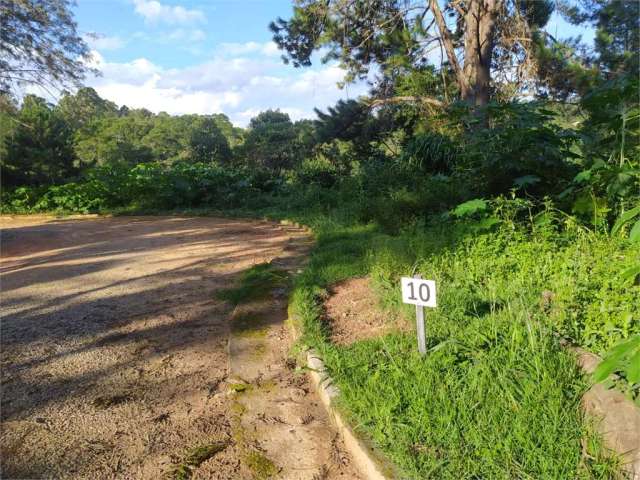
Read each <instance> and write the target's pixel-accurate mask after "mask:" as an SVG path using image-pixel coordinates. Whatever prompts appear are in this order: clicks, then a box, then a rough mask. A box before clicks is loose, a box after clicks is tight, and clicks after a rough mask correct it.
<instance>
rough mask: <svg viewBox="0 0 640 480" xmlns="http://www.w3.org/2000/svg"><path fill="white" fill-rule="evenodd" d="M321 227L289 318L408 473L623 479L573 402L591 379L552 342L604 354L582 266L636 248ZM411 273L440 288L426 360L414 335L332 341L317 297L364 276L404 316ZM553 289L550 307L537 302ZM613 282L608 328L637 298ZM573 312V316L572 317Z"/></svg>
mask: <svg viewBox="0 0 640 480" xmlns="http://www.w3.org/2000/svg"><path fill="white" fill-rule="evenodd" d="M315 222H316V224H315V225H314V227H315V231H316V235H317V240H318V241H317V246H316V249H315V251H314V252H313V254H312V258H311V261H310V263H309V266H308V268H307V270H306V271H305V272H304V273H303V274H302V275H301V276H300V277H298V279H297V281H296V286H295V289H294V292H293V296H292V306H291V310H292V312H293V313H294V315H295V316H296V317H297V321H299V322H301V324H302V327H303V330H304V337H303V340H304V342H306V343H307V344H308V345H312V346H314V347H315V348H316V349H318V350H319V351H320V352H321V354H322V355H323V357H324V359H325V362H326V365H327V367H328V368H329V369H330V372H331V375H332V377H333V378H334V380H335V381H336V383H337V384H338V386H339V387H340V390H341V396H340V408H341V409H342V410H343V411H344V412H345V413H346V415H347V416H348V417H349V418H350V419H351V422H352V424H353V425H355V426H357V428H358V429H359V430H360V431H362V432H364V433H365V434H367V435H368V436H369V437H370V438H371V439H373V441H374V442H375V443H376V444H377V445H378V446H379V447H380V448H381V449H382V450H383V451H384V452H385V453H386V454H387V455H388V456H389V457H390V459H392V460H393V461H394V462H395V463H396V464H397V465H398V466H399V467H400V468H401V469H402V470H403V471H404V473H405V474H406V475H407V477H410V478H443V479H448V478H450V479H459V478H492V479H494V478H495V479H512V478H603V479H604V478H618V467H619V465H618V460H617V459H616V458H612V457H611V456H609V455H606V454H605V451H604V450H603V449H602V446H601V445H600V443H599V441H598V437H597V435H595V434H594V433H593V430H592V429H591V428H590V427H589V425H588V424H587V423H586V422H585V419H584V418H583V417H582V414H581V410H580V408H579V402H580V399H581V397H582V395H583V393H584V392H585V391H586V389H587V388H588V382H587V379H585V378H583V376H582V374H581V372H580V371H579V370H578V368H577V367H576V363H575V359H574V358H573V356H572V355H571V354H570V353H569V352H567V351H566V350H564V349H563V348H561V347H560V342H559V341H558V340H559V338H558V337H559V335H560V333H561V334H563V335H567V334H570V335H572V338H574V339H578V340H580V341H581V342H582V343H583V344H585V343H587V344H588V343H589V341H591V342H592V344H593V345H601V346H602V348H606V344H605V343H603V342H602V341H601V338H600V337H599V332H598V331H596V330H597V329H596V328H595V325H594V328H593V333H594V334H593V335H591V334H590V333H589V332H590V330H589V329H588V328H586V327H587V325H588V321H589V318H590V315H592V311H593V310H595V307H594V303H596V302H595V301H594V297H595V299H597V298H598V295H601V293H600V290H599V288H600V286H599V285H598V284H596V283H595V282H593V281H592V280H593V279H592V278H589V276H588V275H587V274H586V273H583V272H587V271H591V272H593V271H594V270H595V271H598V270H600V271H602V270H603V269H609V270H610V271H614V270H615V268H614V267H615V265H614V266H613V267H612V266H611V264H612V263H616V262H617V263H619V264H620V263H623V262H624V261H625V259H628V258H630V257H631V256H632V255H634V254H635V253H634V251H633V250H625V248H623V247H621V246H620V245H615V244H613V243H612V242H611V241H610V240H609V239H606V238H600V237H588V238H579V235H578V234H575V235H574V234H571V233H567V234H566V238H555V237H553V236H551V237H550V236H549V235H548V233H549V232H542V233H541V234H540V235H537V234H536V235H530V234H524V233H521V232H519V231H518V230H515V231H514V230H513V229H509V228H505V229H502V230H499V231H497V232H492V233H485V234H474V235H469V234H468V232H464V231H460V232H453V233H452V232H448V233H447V232H446V231H442V230H438V229H437V228H434V229H432V230H429V229H420V230H415V231H407V232H404V233H403V234H401V235H397V236H389V235H386V234H384V233H382V232H381V231H380V230H379V229H378V228H377V227H376V226H375V225H358V224H348V223H343V224H340V223H337V222H335V221H334V220H327V221H326V222H323V220H322V219H319V218H316V219H315ZM571 235H574V237H573V238H571ZM598 249H600V250H598ZM612 251H616V252H617V257H616V256H613V257H612V256H610V255H609V253H610V252H612ZM577 252H579V253H580V254H579V255H577ZM580 261H581V262H584V264H585V265H582V264H578V265H576V263H579V262H580ZM414 266H415V267H416V268H417V271H419V272H421V273H423V274H425V275H426V276H427V277H428V278H435V279H436V280H437V281H438V284H439V299H438V303H439V307H438V309H436V310H432V311H429V312H428V314H427V332H428V339H427V342H428V347H429V349H430V351H429V353H428V354H427V355H426V356H425V357H420V356H419V355H418V354H417V351H416V346H415V339H414V336H413V334H391V335H387V336H384V337H382V338H378V339H374V340H368V341H362V342H358V343H356V344H354V345H351V346H348V347H344V346H336V345H333V344H331V343H330V341H329V340H328V336H327V332H326V331H325V326H324V325H323V323H322V322H321V309H322V306H321V303H320V302H321V298H322V297H323V294H324V293H325V292H326V289H327V287H328V286H329V285H331V284H332V283H334V282H337V281H340V280H343V279H346V278H349V277H353V276H359V275H366V274H368V275H370V276H371V277H372V279H373V281H374V284H375V285H376V289H377V290H378V293H379V294H380V299H381V303H382V304H383V305H384V307H385V308H389V309H399V308H409V307H405V306H403V305H401V304H400V303H399V298H398V297H399V294H398V283H399V276H400V275H407V274H409V273H410V272H411V271H412V269H413V267H414ZM567 269H571V271H572V272H573V276H572V277H568V274H567ZM603 277H604V278H606V276H604V275H603ZM567 278H571V279H572V281H571V283H570V284H569V285H566V284H567ZM589 281H591V283H590V284H589V283H588V282H589ZM605 283H606V282H605ZM572 286H573V288H574V289H573V290H571V287H572ZM547 288H551V289H552V290H553V292H552V295H551V296H550V297H551V298H552V301H551V305H549V304H545V302H543V301H542V300H543V299H544V298H545V297H544V295H543V293H544V292H545V289H547ZM589 288H591V291H589ZM607 288H608V294H609V295H620V297H619V298H615V300H617V301H613V300H611V301H609V305H610V306H611V307H614V308H611V309H610V311H606V312H602V311H601V312H600V315H603V314H607V315H609V317H610V318H611V319H612V320H611V321H612V322H613V321H615V320H616V319H618V318H619V314H621V313H622V314H623V313H624V312H623V310H624V306H625V303H626V302H627V300H628V301H629V302H630V303H626V304H627V305H631V304H633V303H631V302H633V301H636V302H637V299H638V293H637V292H636V293H631V294H628V293H625V292H626V291H623V290H621V289H618V290H616V289H612V288H611V287H610V285H609V286H608V287H607ZM588 294H591V295H588ZM625 295H630V296H626V297H625ZM585 299H586V300H585ZM568 305H572V306H573V308H575V310H576V312H578V313H579V314H580V319H581V320H580V322H574V321H572V320H571V319H570V318H569V320H568V317H567V312H566V308H567V306H568Z"/></svg>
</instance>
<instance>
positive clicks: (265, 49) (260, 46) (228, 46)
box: [219, 42, 282, 57]
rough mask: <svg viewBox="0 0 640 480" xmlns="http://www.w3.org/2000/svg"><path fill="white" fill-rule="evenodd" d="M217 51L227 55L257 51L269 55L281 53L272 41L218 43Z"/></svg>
mask: <svg viewBox="0 0 640 480" xmlns="http://www.w3.org/2000/svg"><path fill="white" fill-rule="evenodd" d="M219 52H220V53H221V54H222V55H229V56H233V55H247V54H250V53H257V54H261V55H264V56H269V57H271V56H277V55H280V54H281V53H282V52H280V50H279V49H278V46H277V45H276V44H275V43H274V42H265V43H258V42H245V43H222V44H220V48H219Z"/></svg>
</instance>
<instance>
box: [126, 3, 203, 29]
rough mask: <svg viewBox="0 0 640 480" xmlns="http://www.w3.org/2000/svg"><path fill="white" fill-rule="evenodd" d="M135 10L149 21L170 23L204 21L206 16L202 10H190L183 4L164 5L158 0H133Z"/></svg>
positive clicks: (184, 23)
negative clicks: (182, 5)
mask: <svg viewBox="0 0 640 480" xmlns="http://www.w3.org/2000/svg"><path fill="white" fill-rule="evenodd" d="M133 4H134V6H135V12H136V13H137V14H139V15H142V16H143V17H144V19H145V20H146V21H147V22H150V23H158V22H164V23H168V24H170V25H176V24H183V25H186V24H193V23H204V22H206V18H205V15H204V13H203V12H202V11H201V10H195V9H194V10H190V9H187V8H184V7H181V6H179V5H178V6H174V5H163V4H162V3H160V2H159V1H157V0H133Z"/></svg>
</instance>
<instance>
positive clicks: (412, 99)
mask: <svg viewBox="0 0 640 480" xmlns="http://www.w3.org/2000/svg"><path fill="white" fill-rule="evenodd" d="M367 103H368V105H369V107H370V108H375V107H379V106H382V105H389V104H395V103H422V104H425V105H431V106H434V107H444V106H445V103H444V102H442V101H441V100H438V99H436V98H431V97H421V96H414V95H403V96H398V97H390V98H376V99H373V100H371V101H369V102H367Z"/></svg>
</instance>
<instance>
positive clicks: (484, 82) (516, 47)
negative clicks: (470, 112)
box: [270, 0, 553, 106]
mask: <svg viewBox="0 0 640 480" xmlns="http://www.w3.org/2000/svg"><path fill="white" fill-rule="evenodd" d="M441 3H442V5H443V6H442V7H441ZM552 12H553V3H552V2H551V1H550V0H446V1H444V2H439V1H438V0H420V1H418V0H415V1H413V0H355V1H354V0H297V1H296V4H295V7H294V13H293V17H292V18H291V19H289V20H283V19H282V18H279V19H277V20H276V21H275V22H272V23H271V25H270V28H271V30H272V31H273V33H274V37H273V38H274V41H275V42H276V43H277V44H278V46H279V47H280V48H281V49H282V50H284V51H285V55H284V57H283V58H284V60H285V62H289V61H291V62H293V64H294V66H296V67H298V66H308V65H311V55H312V54H313V52H314V51H316V50H319V49H328V52H329V53H328V54H327V55H326V56H325V57H324V60H340V62H341V64H342V66H343V67H344V68H346V69H347V76H346V80H347V81H351V80H354V79H356V78H360V79H364V78H367V77H368V76H369V74H370V72H371V70H372V69H371V67H372V66H374V65H375V66H376V67H377V69H378V71H380V72H381V77H382V79H379V81H381V80H382V81H388V79H393V78H395V77H397V76H398V75H402V74H405V73H406V72H407V71H411V70H413V69H416V68H419V67H422V66H423V65H424V64H425V63H427V62H429V61H432V59H433V52H434V50H435V51H437V49H440V56H441V62H440V64H441V68H442V70H443V71H444V72H450V73H451V75H452V76H453V77H454V78H455V82H456V86H457V94H458V97H459V98H461V99H462V100H464V101H465V102H467V103H468V104H469V105H476V106H482V105H486V104H487V103H488V102H489V99H490V98H491V96H492V94H493V93H494V92H495V91H496V90H498V89H499V88H500V87H501V85H497V84H496V82H495V79H496V78H499V79H500V80H501V82H502V83H509V84H512V83H516V84H521V83H523V81H524V79H525V78H526V77H527V75H532V74H533V68H532V63H531V56H530V55H529V53H530V52H531V51H532V47H533V44H532V42H533V36H534V34H535V33H537V32H540V30H541V28H542V27H543V26H544V25H545V24H546V22H547V21H548V19H549V17H550V15H551V13H552ZM391 83H392V82H391ZM396 100H398V99H396ZM401 100H403V101H420V102H428V103H432V104H435V105H441V104H442V103H443V102H446V101H447V100H448V99H447V98H446V97H445V98H442V97H440V98H438V97H435V98H434V97H421V98H415V97H406V98H403V99H401Z"/></svg>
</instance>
